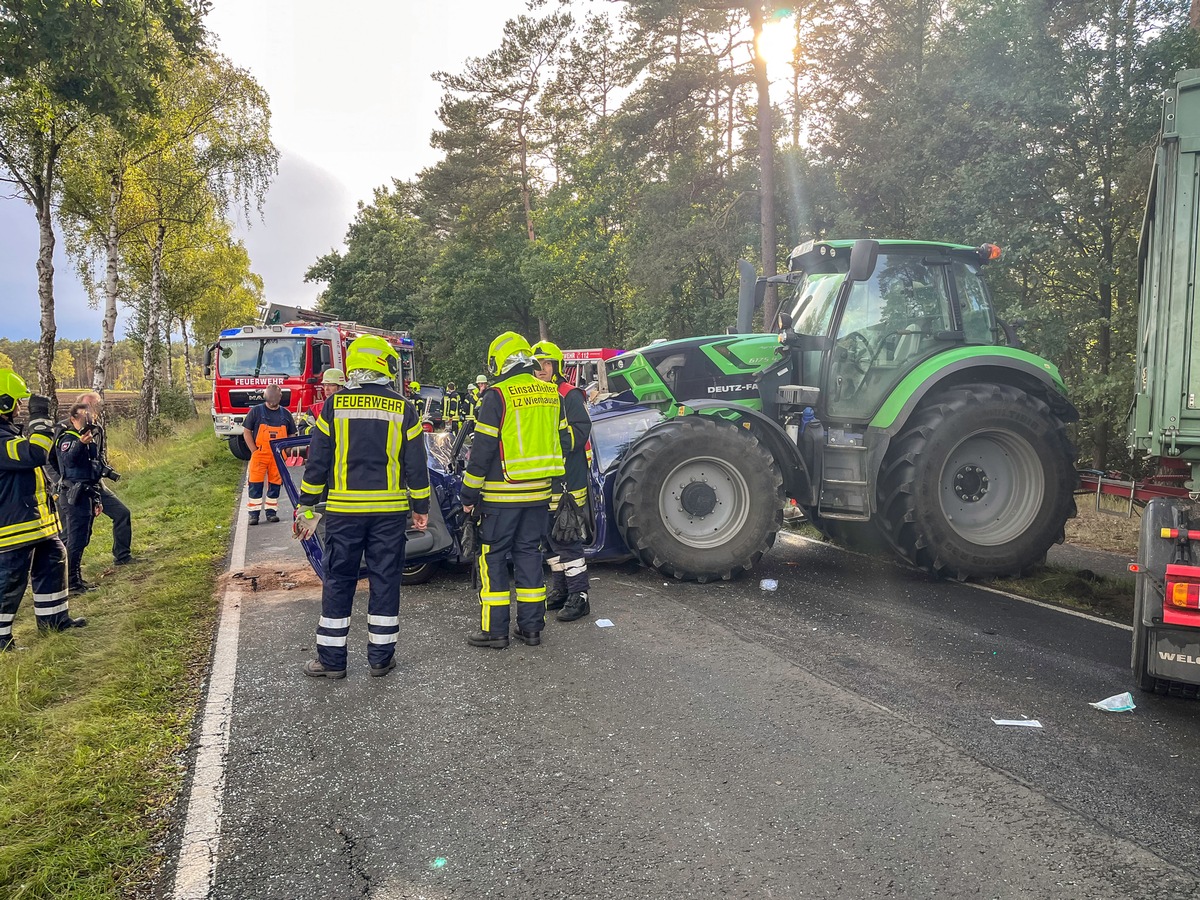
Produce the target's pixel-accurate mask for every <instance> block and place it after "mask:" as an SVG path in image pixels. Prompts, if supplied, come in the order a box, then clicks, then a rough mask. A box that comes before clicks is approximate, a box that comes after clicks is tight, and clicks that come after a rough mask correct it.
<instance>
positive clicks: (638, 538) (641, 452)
mask: <svg viewBox="0 0 1200 900" xmlns="http://www.w3.org/2000/svg"><path fill="white" fill-rule="evenodd" d="M613 496H614V499H615V505H616V519H617V527H618V529H619V530H620V532H621V536H622V537H623V538H624V539H625V543H626V545H627V546H628V547H629V549H630V550H631V551H633V552H634V553H635V554H637V555H638V557H639V558H640V559H641V560H642V562H644V563H646V564H647V565H650V566H653V567H654V568H656V569H658V570H659V571H660V572H662V573H663V574H664V575H671V576H673V577H675V578H680V579H687V580H689V581H699V582H701V583H703V582H706V581H713V580H715V579H729V578H732V577H734V576H735V575H739V574H741V573H742V572H744V571H746V570H747V569H749V568H751V567H752V566H753V565H754V564H755V563H757V562H758V561H759V560H760V559H761V558H762V555H763V554H764V553H766V552H767V550H769V549H770V548H771V546H772V545H773V544H774V543H775V535H776V534H777V533H778V532H779V529H780V527H781V526H782V524H783V501H784V497H783V479H782V478H781V476H780V474H779V467H778V466H777V465H776V463H775V459H774V458H773V457H772V456H771V454H770V453H768V452H767V450H766V449H765V448H764V447H763V445H762V444H760V443H759V441H758V439H757V438H755V437H754V435H753V434H751V433H750V432H749V431H746V430H743V429H739V428H737V427H735V426H733V425H730V424H727V423H720V422H716V421H713V420H711V419H707V418H703V417H701V416H688V417H685V418H679V419H674V420H672V421H670V422H666V423H663V424H661V425H658V426H656V427H655V428H652V429H651V430H650V431H648V432H646V434H645V435H643V437H642V438H641V439H640V440H639V441H638V442H637V443H636V444H635V445H634V446H633V447H632V448H631V449H630V451H629V453H628V455H627V456H626V457H625V461H624V462H623V463H622V464H621V468H620V471H619V472H618V473H617V482H616V488H615V491H614V493H613Z"/></svg>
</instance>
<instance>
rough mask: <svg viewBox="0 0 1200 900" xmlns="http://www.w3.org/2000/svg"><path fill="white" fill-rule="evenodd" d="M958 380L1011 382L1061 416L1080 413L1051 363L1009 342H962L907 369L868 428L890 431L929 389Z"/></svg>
mask: <svg viewBox="0 0 1200 900" xmlns="http://www.w3.org/2000/svg"><path fill="white" fill-rule="evenodd" d="M959 384H1010V385H1012V386H1013V387H1018V388H1020V389H1022V390H1024V391H1026V392H1028V393H1030V394H1033V395H1034V396H1036V397H1039V398H1041V399H1042V400H1044V401H1045V402H1046V405H1047V406H1049V407H1050V409H1051V411H1052V412H1053V413H1054V414H1055V415H1056V416H1057V417H1058V418H1059V419H1060V420H1062V421H1063V422H1074V421H1076V420H1077V419H1078V418H1079V412H1078V410H1076V409H1075V406H1074V404H1073V403H1071V401H1070V400H1068V399H1067V396H1066V393H1065V391H1066V388H1065V386H1064V385H1063V382H1062V379H1061V378H1060V377H1059V374H1058V369H1057V368H1056V367H1055V366H1054V365H1053V364H1052V363H1049V362H1047V361H1046V360H1044V359H1042V358H1041V357H1038V356H1034V355H1033V354H1032V353H1026V352H1025V351H1023V350H1015V349H1013V348H1011V347H964V348H961V349H959V350H954V351H951V352H948V353H942V354H939V355H938V356H935V357H933V358H932V359H929V360H926V361H925V362H924V363H922V364H921V365H919V366H917V368H915V369H914V370H913V371H912V372H910V373H909V374H908V375H907V376H906V377H905V378H904V380H903V381H901V382H900V384H899V385H897V386H896V389H895V390H894V391H892V394H891V396H890V397H888V399H887V401H886V402H885V403H884V404H883V406H882V407H881V408H880V410H879V412H878V413H876V414H875V418H873V419H872V420H871V423H870V424H871V428H872V429H878V430H879V431H882V432H885V433H886V434H888V435H890V436H893V437H894V436H895V435H896V434H897V433H898V432H899V431H900V429H902V428H903V427H904V423H905V422H907V421H908V418H909V416H911V415H912V413H913V410H915V409H916V408H917V406H918V405H919V404H920V403H921V401H922V400H923V399H924V398H925V397H926V396H927V395H928V394H930V393H931V392H933V391H935V390H943V389H945V388H948V387H954V386H955V385H959Z"/></svg>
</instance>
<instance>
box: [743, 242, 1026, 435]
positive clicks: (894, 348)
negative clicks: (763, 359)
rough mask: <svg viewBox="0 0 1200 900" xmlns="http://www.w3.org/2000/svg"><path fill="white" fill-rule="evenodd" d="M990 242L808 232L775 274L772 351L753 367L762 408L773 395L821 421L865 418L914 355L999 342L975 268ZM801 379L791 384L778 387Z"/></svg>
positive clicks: (986, 256) (992, 249)
mask: <svg viewBox="0 0 1200 900" xmlns="http://www.w3.org/2000/svg"><path fill="white" fill-rule="evenodd" d="M999 256H1000V248H999V247H996V246H995V245H993V244H984V245H983V246H981V247H967V246H963V245H958V244H933V243H926V242H920V241H820V242H814V241H809V242H807V243H805V244H801V245H800V246H799V247H797V248H796V249H795V250H794V251H793V252H792V255H791V257H790V259H789V265H788V269H789V271H788V273H787V274H786V275H783V276H775V277H774V278H770V279H760V280H759V282H760V289H761V288H765V286H766V283H769V282H775V283H782V284H785V285H787V286H788V287H789V288H791V296H790V297H784V298H781V303H780V309H781V314H780V319H779V322H778V326H779V332H780V336H779V341H780V360H779V361H778V362H777V363H776V364H775V366H773V367H771V369H770V370H768V371H766V372H764V373H763V375H762V378H761V382H760V383H761V386H762V392H763V403H764V409H765V408H767V407H768V406H770V405H773V404H777V403H780V402H782V403H783V404H784V405H800V404H803V405H804V406H808V407H811V408H813V410H814V411H815V412H816V414H817V415H819V416H820V417H821V418H823V419H825V420H830V421H837V422H845V423H847V424H850V423H863V422H867V421H870V420H871V418H872V417H873V416H874V415H875V414H876V413H877V412H878V411H879V409H880V408H881V407H882V406H883V404H884V402H885V401H886V400H887V398H888V397H889V396H891V395H892V393H893V391H894V390H895V388H896V387H897V386H898V385H899V384H900V382H901V381H902V380H903V379H904V378H905V376H907V375H908V374H909V373H911V372H912V371H913V370H915V369H916V368H918V367H919V366H920V365H921V364H922V363H923V362H925V361H926V360H928V359H929V358H931V357H933V356H936V355H937V354H939V353H941V352H943V351H945V350H947V349H951V348H953V347H956V346H960V345H985V346H995V345H999V344H1004V343H1006V342H1007V341H1006V339H1005V337H1006V335H1005V331H1004V329H1003V326H1002V325H1001V323H1000V322H999V321H998V320H997V318H996V315H995V311H994V309H993V306H992V301H991V296H990V295H989V293H988V290H987V286H986V285H985V284H984V282H983V279H982V278H981V277H980V274H979V269H980V267H981V266H982V265H983V264H984V263H986V262H989V261H992V260H995V259H998V258H999ZM788 385H790V386H806V387H808V388H809V389H808V390H806V391H804V392H800V393H797V392H795V391H791V392H789V391H787V390H786V389H785V390H784V391H783V393H782V394H780V389H781V388H786V387H787V386H788Z"/></svg>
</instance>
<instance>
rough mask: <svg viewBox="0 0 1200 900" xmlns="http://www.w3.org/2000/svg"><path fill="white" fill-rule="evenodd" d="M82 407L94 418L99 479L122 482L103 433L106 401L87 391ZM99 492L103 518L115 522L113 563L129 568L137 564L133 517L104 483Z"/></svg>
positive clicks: (93, 435) (80, 400)
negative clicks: (109, 457)
mask: <svg viewBox="0 0 1200 900" xmlns="http://www.w3.org/2000/svg"><path fill="white" fill-rule="evenodd" d="M79 402H80V403H86V404H87V405H88V411H89V412H90V413H91V414H92V442H93V444H95V447H96V458H97V459H98V460H100V475H101V477H102V478H103V479H107V480H108V481H114V482H116V481H120V480H121V475H120V473H118V472H117V471H116V470H114V469H113V467H112V466H111V465H110V464H109V462H108V433H107V432H106V431H105V429H104V425H103V421H104V398H103V397H101V396H100V394H98V393H97V392H96V391H88V392H87V393H86V394H82V395H80V397H79ZM97 489H98V490H99V492H100V509H101V512H103V513H104V515H106V516H108V517H109V518H110V519H112V536H113V543H112V555H113V563H115V564H116V565H118V566H127V565H129V564H130V563H132V562H134V561H135V560H134V557H133V517H132V516H131V515H130V513H129V507H128V506H126V505H125V504H124V503H122V502H121V499H120V498H119V497H118V496H117V495H116V494H114V493H113V491H112V489H111V488H110V487H109V486H108V485H107V484H105V483H104V481H103V480H102V481H101V482H100V483H99V485H98V486H97Z"/></svg>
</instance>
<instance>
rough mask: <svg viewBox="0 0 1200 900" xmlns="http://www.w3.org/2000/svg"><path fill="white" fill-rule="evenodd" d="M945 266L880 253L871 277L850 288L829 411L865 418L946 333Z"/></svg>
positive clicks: (834, 363)
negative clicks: (943, 333)
mask: <svg viewBox="0 0 1200 900" xmlns="http://www.w3.org/2000/svg"><path fill="white" fill-rule="evenodd" d="M946 268H947V267H946V266H945V265H935V264H929V265H927V264H926V263H925V262H924V261H923V260H922V258H921V257H920V256H917V255H913V254H891V255H885V254H880V256H879V261H878V263H877V264H876V266H875V272H874V274H873V275H872V276H871V278H870V279H869V280H867V281H862V282H857V283H856V284H854V285H853V287H852V288H851V289H850V296H849V298H848V299H847V301H846V307H845V309H844V310H843V311H842V316H841V320H840V321H839V323H838V327H837V336H836V339H835V343H834V348H833V350H832V358H831V360H830V364H829V379H830V380H829V392H828V394H827V396H828V398H829V411H830V412H831V413H833V414H835V415H838V416H845V417H847V418H863V419H865V418H869V417H870V416H872V415H873V414H874V413H875V411H876V410H877V409H878V408H879V406H880V405H881V404H882V403H883V400H884V398H885V397H886V396H887V395H888V393H889V392H890V391H891V390H892V388H894V387H895V386H896V385H897V384H898V383H899V382H900V379H902V378H903V377H904V376H905V375H907V374H908V373H909V372H910V371H912V369H913V367H914V366H915V365H916V364H917V363H919V362H920V361H921V360H922V359H924V358H925V357H926V356H928V355H930V354H931V353H932V352H934V351H935V350H937V349H938V348H939V345H938V344H937V341H936V335H937V334H938V333H939V332H943V331H948V330H950V328H951V324H950V321H951V318H950V295H949V288H948V285H947V281H946Z"/></svg>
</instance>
